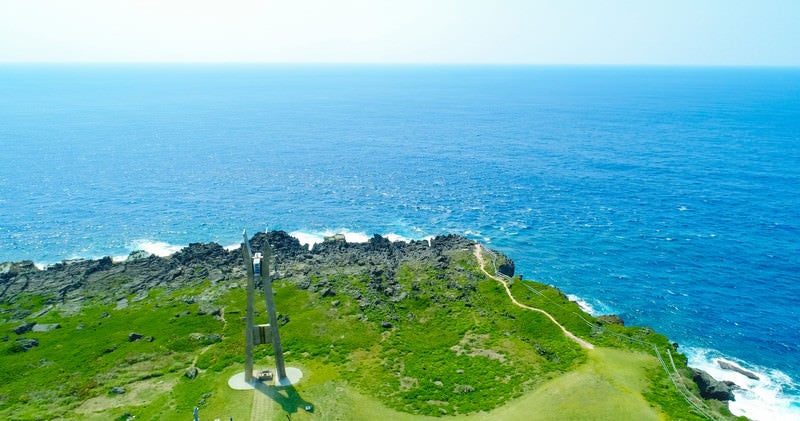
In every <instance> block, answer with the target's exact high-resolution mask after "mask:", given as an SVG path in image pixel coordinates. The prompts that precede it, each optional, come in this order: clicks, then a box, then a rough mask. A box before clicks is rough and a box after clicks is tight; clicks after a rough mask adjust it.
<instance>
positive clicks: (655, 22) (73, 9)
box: [0, 0, 800, 66]
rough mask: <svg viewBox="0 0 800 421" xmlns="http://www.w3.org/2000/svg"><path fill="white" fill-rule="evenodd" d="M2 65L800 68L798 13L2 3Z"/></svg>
mask: <svg viewBox="0 0 800 421" xmlns="http://www.w3.org/2000/svg"><path fill="white" fill-rule="evenodd" d="M0 62H282V63H283V62H289V63H298V62H299V63H309V62H311V63H321V62H322V63H526V64H527V63H529V64H626V65H628V64H635V65H761V66H800V0H761V1H753V0H727V1H722V0H694V1H684V0H671V1H662V0H651V1H648V0H641V1H632V0H605V1H601V0H596V1H589V0H583V1H578V0H552V1H535V0H528V1H522V0H505V1H504V0H495V1H489V0H391V1H386V0H371V1H367V0H329V1H321V0H313V1H312V0H283V1H267V0H214V1H211V0H191V1H189V0H0Z"/></svg>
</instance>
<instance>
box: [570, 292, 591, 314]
mask: <svg viewBox="0 0 800 421" xmlns="http://www.w3.org/2000/svg"><path fill="white" fill-rule="evenodd" d="M567 298H569V300H570V301H573V302H575V303H577V304H578V307H580V308H581V310H583V311H585V312H587V313H589V314H591V315H592V316H596V315H597V310H595V308H594V306H592V305H591V304H589V302H588V301H586V300H584V299H583V298H581V297H578V296H577V295H575V294H567Z"/></svg>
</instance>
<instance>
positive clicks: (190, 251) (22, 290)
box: [0, 231, 514, 320]
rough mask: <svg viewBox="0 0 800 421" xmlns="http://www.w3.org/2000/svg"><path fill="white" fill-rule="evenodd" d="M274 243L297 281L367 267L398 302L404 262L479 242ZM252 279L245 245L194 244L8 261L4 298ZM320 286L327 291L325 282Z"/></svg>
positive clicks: (279, 239) (374, 282) (285, 237)
mask: <svg viewBox="0 0 800 421" xmlns="http://www.w3.org/2000/svg"><path fill="white" fill-rule="evenodd" d="M266 240H269V243H270V245H271V246H272V248H273V253H274V256H275V269H276V271H277V277H278V278H290V279H292V280H293V281H294V282H296V283H297V284H298V286H300V287H301V288H303V287H306V288H307V287H309V286H310V284H311V282H310V281H309V279H311V278H312V277H314V278H319V279H323V278H325V276H326V275H330V274H332V273H362V272H364V271H367V272H368V274H369V277H370V280H371V282H370V283H369V286H370V289H371V290H373V291H374V292H376V293H380V295H382V296H385V297H386V298H388V299H390V300H392V299H394V300H396V299H398V298H400V297H397V296H395V295H397V294H399V292H398V293H397V294H396V293H395V291H394V289H393V284H394V273H395V270H396V269H397V267H398V265H399V263H400V262H402V261H405V260H417V261H424V262H430V263H433V264H434V265H438V266H441V267H444V266H446V265H447V263H448V257H447V254H446V253H445V252H446V251H449V250H456V249H467V248H471V247H473V246H474V244H475V242H474V241H472V240H469V239H467V238H464V237H461V236H457V235H444V236H438V237H435V238H433V239H431V240H430V241H410V242H402V241H398V242H392V241H390V240H388V239H386V238H384V237H381V236H380V235H375V236H374V237H372V238H371V239H370V240H369V241H367V242H365V243H348V242H346V241H344V240H343V239H329V240H327V241H325V242H322V243H318V244H315V245H314V246H313V247H310V248H309V247H308V246H307V245H302V244H300V241H299V240H297V239H296V238H294V237H292V236H290V235H289V234H287V233H286V232H284V231H272V232H269V233H268V234H265V233H258V234H256V235H255V236H253V238H252V240H251V244H252V246H253V247H254V248H256V249H259V248H261V247H262V245H263V243H264V241H266ZM501 270H502V271H503V272H504V273H506V274H507V275H509V276H513V274H514V264H513V261H512V260H511V259H507V261H506V263H504V265H503V266H502V267H501ZM245 276H246V273H245V268H244V263H243V259H242V254H241V251H240V249H238V248H237V249H235V250H226V249H225V248H223V247H222V246H221V245H219V244H217V243H192V244H189V246H187V247H185V248H183V249H182V250H180V251H178V252H176V253H174V254H172V255H170V256H166V257H159V256H154V255H149V254H147V253H145V252H142V251H135V252H133V253H131V254H130V255H129V256H128V258H127V259H126V260H125V261H122V262H113V261H112V259H111V257H103V258H101V259H97V260H88V259H75V260H69V261H64V262H61V263H57V264H54V265H51V266H48V267H47V268H45V269H39V268H38V267H36V265H35V264H34V263H33V262H32V261H22V262H6V263H2V264H0V302H5V303H10V304H13V303H14V302H16V300H17V299H18V298H19V297H20V296H22V295H37V296H44V297H47V298H46V299H47V304H59V303H61V304H64V303H72V304H73V305H80V303H81V302H82V301H83V300H84V299H86V298H88V297H91V298H93V299H96V300H100V301H101V302H103V301H111V300H116V299H119V298H120V297H124V296H130V295H133V296H137V295H140V294H145V295H146V292H147V291H149V290H150V289H153V288H166V289H168V290H174V289H178V288H181V287H184V286H188V285H194V284H198V283H202V282H205V281H206V280H208V282H210V283H211V284H218V283H222V282H229V281H234V280H240V279H242V278H244V277H245ZM314 286H315V287H317V288H324V285H320V283H315V285H314ZM24 313H25V310H24V309H18V310H16V313H15V314H12V315H11V318H12V319H19V320H22V319H24V318H25V317H27V316H29V314H24ZM6 317H8V316H6Z"/></svg>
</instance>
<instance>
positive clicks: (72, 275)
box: [0, 231, 737, 401]
mask: <svg viewBox="0 0 800 421" xmlns="http://www.w3.org/2000/svg"><path fill="white" fill-rule="evenodd" d="M267 240H268V241H269V243H270V245H271V246H272V248H273V253H274V256H275V270H276V272H277V277H279V278H284V279H291V280H292V281H293V282H294V283H295V284H296V285H297V286H298V287H299V288H302V289H312V290H314V291H315V292H318V293H319V294H321V295H322V296H330V295H335V294H337V293H341V292H345V293H347V292H346V291H335V290H334V289H333V286H332V285H328V284H326V281H324V279H326V278H327V277H328V276H329V275H333V274H362V275H363V274H364V273H367V274H368V275H367V276H368V277H369V282H368V283H367V289H366V291H365V292H363V293H358V294H359V296H358V297H356V298H357V299H359V302H360V304H361V305H362V307H363V306H370V305H379V304H380V302H381V301H392V302H397V301H401V300H403V299H404V298H405V297H404V296H403V294H404V293H403V292H401V288H396V281H395V280H394V274H395V271H396V270H397V268H398V265H399V264H400V263H401V262H403V261H407V260H415V261H421V262H427V263H431V264H432V265H433V266H434V267H446V266H447V265H448V264H449V257H448V254H447V252H448V251H452V250H465V249H471V248H472V247H474V245H475V242H474V241H473V240H470V239H467V238H465V237H462V236H458V235H445V236H438V237H435V238H433V239H431V240H430V241H410V242H401V241H398V242H392V241H390V240H388V239H387V238H384V237H381V236H380V235H377V234H376V235H375V236H373V237H372V238H371V239H370V240H369V241H367V242H365V243H349V242H346V241H344V239H343V238H338V237H332V238H329V239H326V241H324V242H322V243H318V244H315V245H314V246H313V247H310V248H309V247H308V246H307V245H303V244H300V242H299V240H298V239H296V238H294V237H292V236H290V235H289V234H287V233H286V232H284V231H272V232H269V233H258V234H256V235H255V236H253V238H252V240H251V245H252V246H253V247H254V248H255V249H260V248H261V247H262V246H263V244H264V241H267ZM503 258H504V259H503V262H502V264H501V265H500V267H499V268H498V269H499V271H500V272H502V273H503V274H505V275H507V276H514V269H515V268H514V262H513V260H511V259H509V258H507V257H505V256H503ZM245 276H246V273H245V268H244V262H243V259H242V254H241V251H240V249H238V248H237V249H234V250H226V249H225V248H223V247H222V246H221V245H219V244H216V243H192V244H190V245H189V246H187V247H185V248H184V249H182V250H180V251H178V252H176V253H175V254H172V255H170V256H166V257H159V256H153V255H149V254H147V253H145V252H142V251H135V252H133V253H131V254H130V255H129V256H128V258H127V259H126V260H125V261H122V262H113V261H112V259H111V258H110V257H104V258H101V259H97V260H84V259H78V260H70V261H64V262H62V263H58V264H54V265H51V266H49V267H47V268H45V269H39V268H38V267H36V265H34V263H33V262H32V261H22V262H6V263H2V264H0V303H8V304H14V303H15V302H16V301H17V300H18V299H20V298H21V297H23V296H26V295H27V296H43V297H46V303H45V304H46V305H47V306H46V307H45V309H47V308H53V307H55V306H57V307H60V308H61V310H62V311H63V310H64V309H65V308H72V309H74V310H75V311H77V310H79V309H80V307H81V305H82V303H83V302H84V301H85V300H87V299H90V298H91V299H93V300H95V301H100V302H107V303H114V302H116V303H117V305H127V298H125V297H130V296H134V297H139V296H141V297H146V296H147V292H148V291H149V290H151V289H153V288H165V289H167V290H176V289H179V288H182V287H185V286H190V285H197V284H201V283H203V282H206V281H208V282H210V283H211V284H212V285H214V284H220V283H230V282H233V281H238V280H241V279H243V278H244V277H245ZM312 280H313V282H312ZM454 287H455V286H454ZM201 299H202V298H201ZM133 300H134V301H135V300H136V298H133ZM122 301H124V303H123V302H122ZM11 308H12V309H11V310H3V311H2V312H4V313H7V314H0V317H2V318H3V319H6V320H7V321H14V320H17V321H20V322H21V323H22V325H20V328H21V329H24V330H25V331H28V330H32V329H34V328H36V326H35V323H34V324H30V323H27V322H25V319H26V318H33V317H37V316H38V315H37V314H32V312H31V310H28V309H26V308H21V307H13V306H12V307H11ZM45 311H46V310H45ZM206 311H207V312H208V313H209V314H213V313H214V311H215V309H207V310H206ZM602 317H606V318H609V317H611V318H615V320H617V319H618V318H616V316H602ZM618 322H619V323H622V320H618ZM387 323H388V322H387ZM23 326H24V327H23ZM40 328H41V327H40ZM48 328H53V329H54V328H57V327H55V326H48ZM29 345H31V346H35V345H33V344H29ZM693 373H694V378H693V380H694V381H695V383H697V384H698V386H699V387H700V394H701V396H703V397H704V398H706V399H716V400H720V401H731V400H733V399H734V396H733V391H734V390H736V388H737V386H736V385H735V384H732V383H730V382H720V381H717V380H715V379H714V378H713V377H711V376H710V375H709V374H708V373H705V372H703V371H702V370H698V369H693Z"/></svg>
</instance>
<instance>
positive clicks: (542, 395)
mask: <svg viewBox="0 0 800 421" xmlns="http://www.w3.org/2000/svg"><path fill="white" fill-rule="evenodd" d="M452 257H453V260H454V262H455V263H454V264H452V265H451V268H450V269H449V270H448V273H447V274H446V275H447V276H445V277H442V276H441V275H442V274H441V273H437V272H436V271H434V270H432V269H431V268H428V267H424V266H420V265H418V264H416V263H412V264H408V265H405V266H403V267H401V269H400V270H399V271H398V274H397V278H398V280H399V282H400V284H401V286H402V288H404V290H405V291H407V292H409V294H410V298H409V299H407V300H404V301H402V302H400V303H398V304H387V303H383V304H375V303H373V304H371V305H369V306H366V307H364V308H361V307H360V305H359V302H358V301H357V300H356V299H354V298H353V297H352V296H351V295H348V294H345V293H341V291H343V290H345V289H347V288H352V287H356V288H357V287H358V286H359V285H362V286H363V285H364V283H365V282H368V280H367V279H360V278H359V277H358V276H357V275H341V276H338V277H337V276H334V277H332V279H333V280H334V281H335V285H336V289H337V291H340V293H339V294H337V295H335V296H332V297H322V296H321V295H320V294H318V293H314V292H311V291H308V290H300V289H297V288H296V287H295V286H294V285H293V284H292V283H290V282H288V281H280V280H279V281H276V282H275V287H276V301H277V303H278V307H279V312H281V313H283V314H285V315H287V316H289V318H290V322H289V323H288V324H286V325H285V326H284V327H282V329H281V335H282V337H283V341H284V349H285V350H287V355H286V360H287V363H288V364H289V365H291V366H295V367H299V368H301V369H302V370H303V372H304V378H303V380H302V382H301V383H300V384H298V385H297V387H296V388H287V389H284V390H281V391H279V392H278V393H277V394H275V395H273V396H272V398H271V399H267V400H266V402H265V401H264V400H263V399H262V400H261V401H259V402H256V409H257V410H259V411H265V412H267V413H269V414H271V417H268V418H271V419H276V420H277V419H280V420H283V419H286V415H287V414H288V415H291V418H292V419H293V420H301V419H331V420H333V419H346V420H351V419H354V420H355V419H381V418H385V419H393V420H402V419H428V418H430V419H433V418H438V416H441V415H442V414H444V413H447V414H448V415H453V414H463V415H457V416H456V418H458V419H469V420H472V419H474V420H483V419H512V420H513V419H526V420H527V419H553V418H554V417H557V418H559V419H624V418H625V417H627V416H628V415H630V418H629V419H659V418H662V419H701V418H699V417H697V416H694V415H692V414H691V410H690V408H689V407H688V405H687V404H686V403H685V402H684V401H683V400H682V398H681V397H680V396H679V395H677V393H676V392H675V391H674V388H671V387H670V385H669V384H667V378H666V376H665V375H664V374H663V371H660V367H659V364H658V362H657V361H656V359H655V358H654V357H653V356H652V354H650V353H649V351H647V350H641V349H637V348H636V347H635V346H631V345H629V344H625V343H624V342H622V341H619V340H616V339H615V338H613V337H611V338H610V337H609V336H608V335H603V334H600V333H598V332H597V331H596V329H592V328H590V327H588V326H587V325H586V324H585V323H584V322H582V321H581V320H580V318H578V317H576V311H577V308H576V307H575V308H573V307H574V304H570V303H568V302H566V301H564V300H563V297H562V296H561V295H560V294H558V292H557V291H556V290H553V289H548V288H546V287H545V286H543V285H536V287H537V289H540V290H542V291H544V292H543V293H544V294H545V296H546V297H548V298H543V297H541V296H539V295H537V294H532V293H531V292H530V290H529V289H527V287H524V285H522V282H516V283H515V284H514V286H513V288H512V289H513V291H514V294H515V296H517V297H518V298H519V299H520V300H522V301H525V302H527V303H529V304H531V305H536V306H539V307H543V308H546V309H547V310H548V311H550V312H551V313H552V314H554V315H555V316H556V317H557V318H558V319H559V320H560V321H561V322H562V323H564V324H565V325H566V326H567V328H568V329H570V330H572V331H573V332H575V333H576V334H578V335H580V336H583V337H585V338H587V339H589V340H590V341H592V342H593V343H595V344H600V345H603V346H602V347H598V348H596V349H595V350H593V351H589V352H586V351H583V350H581V349H580V348H579V347H578V346H577V345H576V344H575V343H573V342H571V341H569V340H567V339H566V338H564V337H563V335H562V334H561V333H560V331H559V330H558V328H556V327H555V326H554V325H552V323H550V322H549V321H548V320H547V319H546V318H545V317H544V316H543V315H541V314H538V313H535V312H530V311H525V310H523V309H519V308H517V307H514V306H512V305H510V303H509V300H508V298H507V297H506V295H505V293H504V291H503V290H502V288H501V287H500V285H499V284H497V283H496V282H493V281H490V280H487V279H484V278H483V277H481V276H478V275H477V271H476V270H475V262H474V259H473V258H472V257H471V253H470V252H469V251H464V252H463V253H458V254H455V255H453V256H452ZM205 288H208V286H207V285H206V286H202V285H198V286H195V287H192V288H185V289H182V290H179V291H176V292H172V293H165V292H161V291H151V293H150V295H149V296H148V298H147V299H145V300H142V301H140V302H136V303H131V306H130V307H129V308H126V309H121V310H116V309H115V308H114V306H113V305H111V306H109V305H105V304H103V303H95V304H93V305H90V306H87V307H86V308H84V309H83V310H82V311H81V312H80V313H79V314H77V315H74V316H63V315H62V316H59V313H58V311H51V312H49V313H48V314H46V315H44V316H43V317H41V318H40V319H36V320H35V321H37V322H40V323H47V322H56V321H57V322H58V323H61V325H62V326H63V327H62V328H61V329H58V330H55V331H51V332H45V333H28V334H25V335H22V336H24V337H34V338H38V339H39V340H40V346H39V347H37V348H34V349H33V350H31V351H28V352H20V353H15V352H12V350H11V348H12V347H13V343H14V341H15V339H16V337H17V335H16V334H14V333H9V336H10V338H9V339H10V340H9V341H8V342H6V343H0V365H2V367H3V370H0V418H2V419H10V420H14V419H37V418H55V416H56V415H58V416H61V417H62V418H63V419H97V420H101V419H103V420H107V419H118V418H124V417H123V415H124V414H125V413H129V414H134V415H136V416H137V419H164V420H171V419H187V418H188V417H189V416H190V415H189V414H191V411H192V408H193V407H194V406H196V405H199V406H200V407H201V411H200V413H201V415H202V418H203V419H214V418H221V419H228V417H233V419H235V420H242V419H251V417H252V416H253V415H255V414H252V413H251V411H252V409H253V408H254V402H253V392H251V391H234V390H231V389H230V388H229V387H228V386H227V380H228V378H230V376H231V375H233V374H234V373H236V372H238V371H240V370H241V363H242V361H243V358H242V357H241V356H242V355H243V351H244V349H243V348H244V344H243V338H241V336H243V335H242V334H241V330H242V325H243V322H242V321H241V318H242V316H243V313H242V312H238V311H237V309H243V308H244V293H243V291H242V290H241V289H240V288H234V289H231V290H227V291H220V293H219V298H218V299H217V301H216V302H217V304H219V305H221V306H222V307H224V308H225V309H226V311H225V313H224V321H222V320H218V319H216V318H214V317H212V316H210V315H207V314H198V304H195V303H192V302H193V299H192V297H195V296H197V295H198V294H199V293H200V292H201V291H202V290H203V289H205ZM116 298H120V297H115V299H116ZM335 301H338V303H336V304H337V305H334V304H335V303H334V302H335ZM554 303H556V304H554ZM20 304H24V305H29V306H31V307H38V306H41V300H37V299H34V298H32V299H31V300H29V302H28V303H27V304H25V303H17V305H20ZM262 306H263V304H262ZM257 308H260V307H259V306H257ZM187 311H188V314H186V313H185V312H187ZM103 312H107V313H108V314H109V315H110V317H102V313H103ZM364 316H366V320H363V319H364ZM584 316H585V317H588V316H586V315H584ZM264 317H265V316H264V315H261V316H260V319H263V318H264ZM382 321H389V322H391V323H392V324H393V327H392V328H389V329H385V328H381V326H380V323H381V322H382ZM79 325H83V328H82V329H81V330H78V329H76V328H77V327H78V326H79ZM15 326H16V323H15V324H10V323H5V324H0V333H2V331H4V330H5V331H10V329H11V328H13V327H15ZM607 329H616V330H617V331H619V332H623V333H626V334H631V335H643V336H647V335H649V333H647V332H645V333H642V332H643V331H642V330H640V329H638V330H637V329H626V328H622V327H607ZM134 331H135V332H139V333H142V334H144V335H145V336H153V337H155V340H154V341H153V342H147V341H137V342H128V340H127V335H128V333H130V332H134ZM192 333H201V334H204V335H207V334H211V333H217V334H221V335H222V337H223V340H222V341H221V342H218V343H207V342H204V341H203V340H202V339H201V340H198V339H192V336H191V334H192ZM3 335H5V334H4V333H3ZM649 339H654V340H655V341H656V342H659V343H662V345H663V343H665V341H666V339H665V338H663V337H660V336H659V335H652V337H649ZM454 346H455V347H456V349H453V347H454ZM111 348H113V350H112V351H107V350H109V349H111ZM269 353H270V349H269V347H260V348H259V349H258V352H257V362H258V364H259V365H263V366H269V362H270V356H269ZM193 363H196V366H197V367H198V368H199V369H200V370H201V373H200V375H199V376H198V377H197V378H196V379H193V380H189V379H187V378H185V377H184V376H183V372H184V369H185V368H186V367H188V366H190V365H191V364H193ZM677 363H678V364H679V365H680V364H684V363H685V360H681V359H680V358H679V359H678V361H677ZM114 386H123V387H125V388H126V389H127V393H125V394H124V395H113V394H110V393H109V391H110V389H111V388H112V387H114ZM464 386H469V387H470V388H471V389H474V390H472V391H469V392H465V389H464ZM309 403H310V404H312V405H313V408H314V409H313V411H312V412H306V411H305V410H304V407H305V405H306V404H309ZM259 405H261V406H259ZM723 412H724V411H723ZM666 413H668V414H670V415H669V416H668V415H666ZM556 414H557V416H556ZM435 416H436V417H435Z"/></svg>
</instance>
